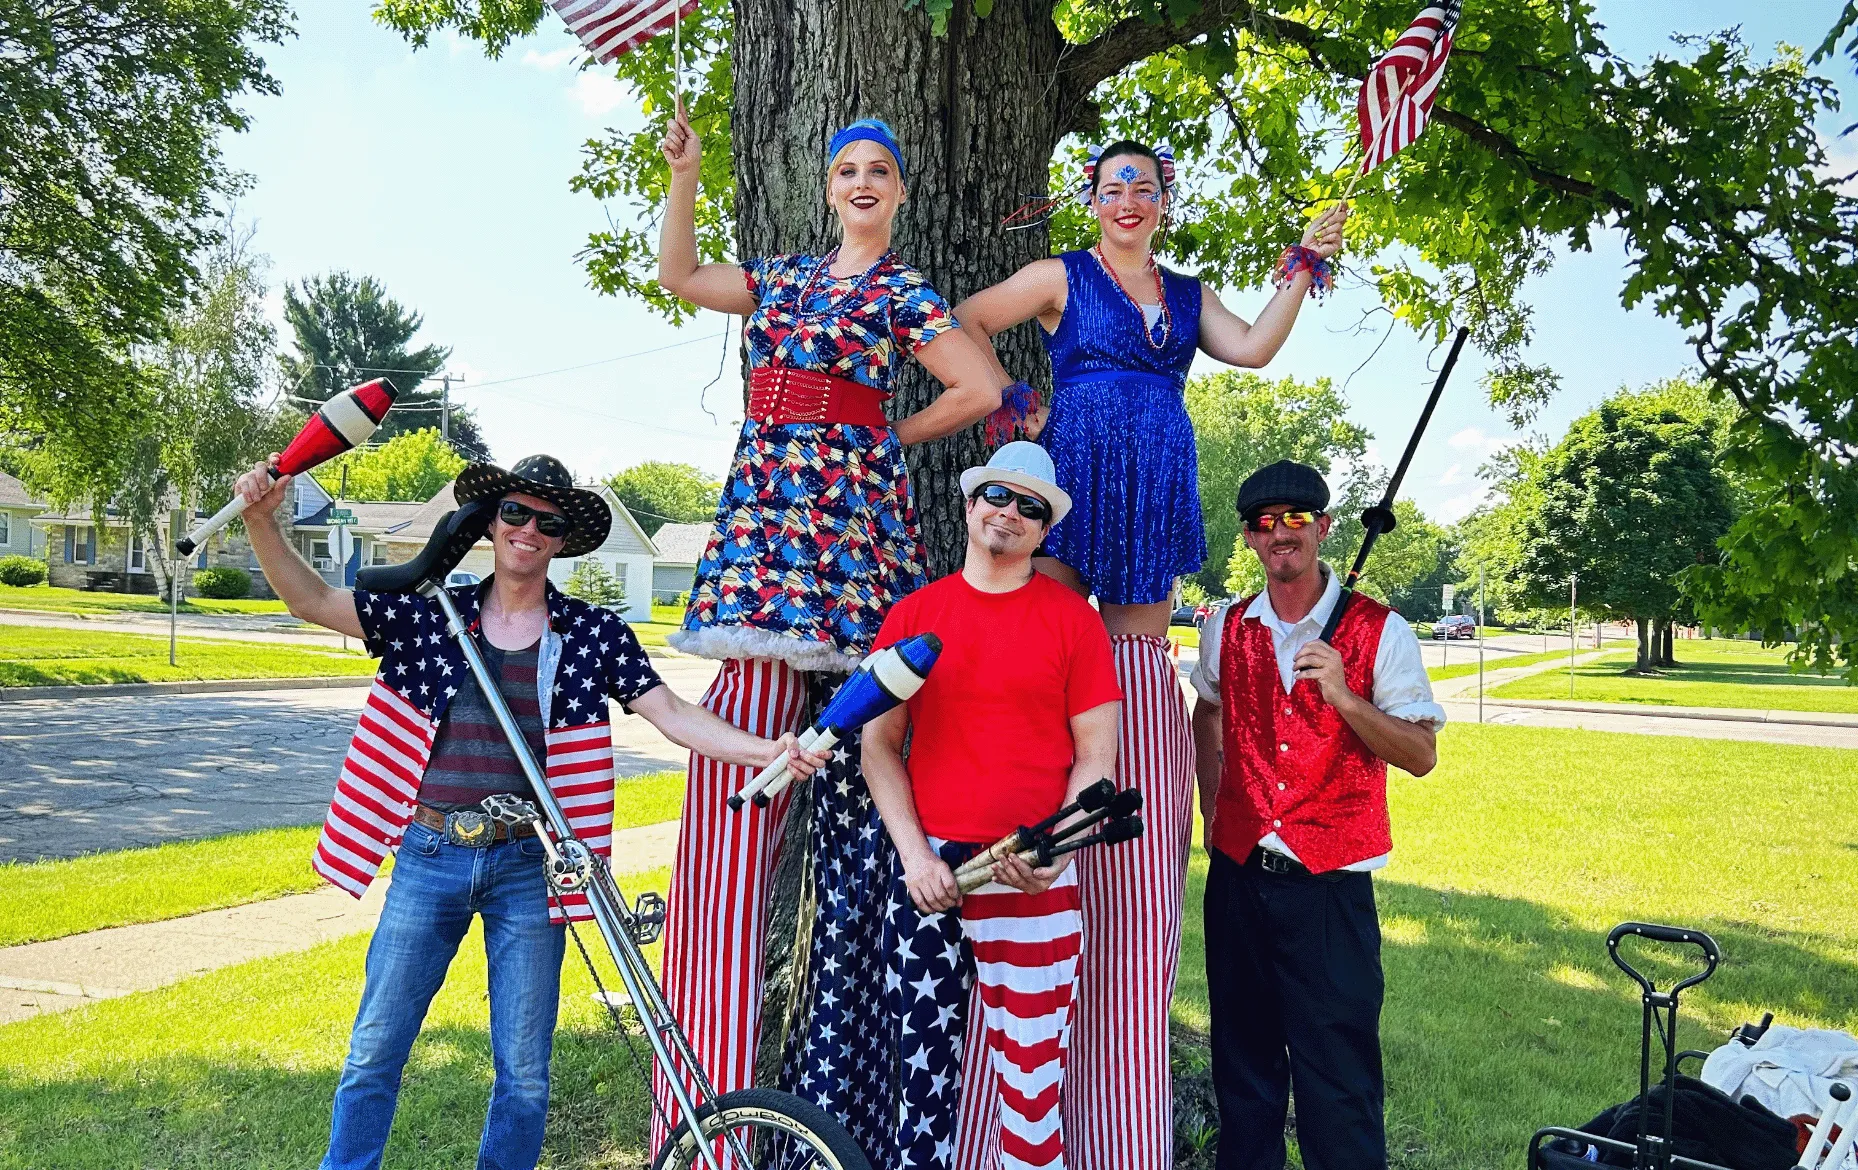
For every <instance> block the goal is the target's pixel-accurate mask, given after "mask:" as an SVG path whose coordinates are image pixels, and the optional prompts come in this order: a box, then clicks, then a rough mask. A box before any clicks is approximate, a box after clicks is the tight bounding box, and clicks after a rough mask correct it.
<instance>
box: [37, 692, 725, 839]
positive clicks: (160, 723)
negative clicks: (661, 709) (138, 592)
mask: <svg viewBox="0 0 1858 1170" xmlns="http://www.w3.org/2000/svg"><path fill="white" fill-rule="evenodd" d="M655 663H656V665H657V666H658V668H659V673H660V674H662V675H663V676H664V677H665V680H666V682H668V683H669V684H670V685H671V687H672V688H673V689H674V690H676V691H677V692H678V693H679V694H681V695H683V696H684V697H685V698H689V699H695V698H697V697H698V696H700V695H701V694H702V693H703V689H704V688H705V687H707V686H708V685H709V682H710V679H711V678H712V677H714V675H715V673H716V664H715V663H713V662H709V661H705V660H703V659H695V658H675V659H669V658H666V659H656V660H655ZM366 694H367V691H366V689H365V688H363V687H348V688H341V689H337V690H321V691H288V690H279V691H247V692H239V693H227V694H203V695H164V696H143V695H125V696H105V697H98V698H76V699H42V700H32V701H28V702H20V703H9V704H7V705H6V707H5V715H6V719H5V722H4V724H3V725H0V862H6V861H32V860H39V859H45V858H56V857H70V856H73V855H76V854H80V853H89V852H94V851H97V850H106V849H124V848H129V847H131V846H137V845H153V844H158V843H160V842H162V841H171V840H178V839H184V838H192V837H204V836H209V835H211V834H215V833H229V832H235V831H238V830H244V829H258V828H269V827H273V826H278V825H306V824H315V823H317V822H319V821H321V820H322V816H323V810H324V809H325V808H326V807H327V806H328V802H329V794H330V792H331V791H332V790H333V788H334V785H335V777H336V772H337V770H338V769H339V767H340V764H341V759H342V753H343V752H344V751H345V750H346V749H347V747H348V738H349V735H350V733H351V732H352V731H353V730H354V726H355V716H356V713H357V712H358V711H359V710H360V709H361V703H362V700H363V698H364V697H365V696H366ZM612 717H613V756H614V764H615V765H616V767H617V770H618V772H619V774H620V775H622V776H636V775H638V774H640V773H643V772H655V771H660V770H662V769H665V768H676V767H682V766H683V765H684V763H685V761H686V759H687V753H686V752H685V751H684V749H682V748H679V747H677V746H676V745H674V744H672V743H670V742H669V741H667V740H665V739H664V738H663V737H662V736H660V735H659V734H658V732H657V731H656V730H655V729H654V728H653V727H652V726H651V725H650V724H648V723H646V722H645V720H643V719H641V718H639V717H638V716H636V715H627V714H625V713H624V712H622V711H621V710H620V709H619V708H618V707H617V706H615V707H614V708H613V709H612Z"/></svg>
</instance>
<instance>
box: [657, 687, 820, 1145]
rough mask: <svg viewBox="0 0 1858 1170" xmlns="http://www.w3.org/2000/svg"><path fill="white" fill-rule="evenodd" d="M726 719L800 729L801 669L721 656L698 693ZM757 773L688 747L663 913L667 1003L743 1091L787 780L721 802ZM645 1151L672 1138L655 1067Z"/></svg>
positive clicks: (675, 1116)
mask: <svg viewBox="0 0 1858 1170" xmlns="http://www.w3.org/2000/svg"><path fill="white" fill-rule="evenodd" d="M703 705H704V706H705V707H707V708H709V709H710V710H711V711H714V712H715V713H716V714H717V715H719V716H721V717H722V718H723V719H724V720H726V721H728V722H729V723H732V724H734V725H735V726H737V727H740V728H742V729H744V730H745V731H749V732H751V733H753V734H755V735H759V736H763V737H765V738H768V739H773V738H775V737H777V736H779V735H781V734H783V733H785V732H789V731H798V730H799V729H800V720H801V718H802V716H803V715H804V709H805V705H806V675H805V674H804V673H803V672H801V671H797V670H794V669H793V668H792V667H790V666H788V665H787V664H786V663H784V662H779V661H775V660H770V659H739V658H730V659H726V660H725V661H724V662H723V665H722V670H721V671H720V672H718V674H717V675H716V681H715V682H713V683H711V684H710V689H709V690H707V691H705V692H704V695H703ZM755 772H756V769H754V768H747V767H741V766H739V765H735V764H725V763H722V762H721V761H719V760H713V759H711V758H709V757H708V756H701V755H698V754H697V753H696V752H692V753H691V754H690V780H689V783H688V786H687V787H686V789H685V792H684V815H683V820H682V823H681V824H680V825H679V826H678V835H677V858H676V860H675V861H674V862H673V863H672V869H671V894H670V897H669V899H668V903H669V905H668V906H667V917H666V919H665V941H664V967H663V983H664V991H665V999H666V1000H667V1001H668V1002H669V1003H670V1005H671V1011H672V1013H673V1014H674V1015H675V1016H676V1018H677V1020H678V1022H679V1023H681V1024H682V1025H683V1026H684V1033H685V1035H686V1036H688V1037H689V1038H690V1046H691V1048H692V1050H693V1051H694V1052H695V1053H696V1055H697V1059H698V1060H700V1061H702V1062H703V1068H704V1071H705V1072H707V1073H708V1074H709V1078H710V1083H711V1084H712V1085H713V1086H715V1088H716V1091H717V1092H718V1093H727V1092H729V1091H731V1090H733V1089H744V1088H747V1087H748V1086H749V1085H750V1083H751V1082H752V1081H753V1079H754V1075H755V1054H756V1050H757V1049H758V1048H759V1047H760V1044H761V980H762V974H763V967H764V961H765V958H766V950H767V946H766V944H767V913H768V890H769V886H770V884H771V883H772V880H773V876H774V859H775V856H776V855H777V854H778V853H779V852H780V848H781V828H782V822H783V821H784V820H785V819H786V816H787V805H788V802H789V801H790V800H791V798H792V795H793V788H792V787H791V786H790V787H789V788H788V789H787V790H786V791H785V792H783V793H781V795H779V796H777V797H775V798H774V800H773V802H772V803H771V804H770V805H769V806H768V807H767V808H756V807H755V806H754V805H753V804H749V805H748V806H747V807H745V808H743V809H742V811H740V812H732V811H730V809H729V806H728V803H727V801H728V799H729V796H730V794H731V793H734V792H735V791H736V790H737V789H739V788H741V787H742V785H744V784H746V783H747V782H748V781H749V779H750V778H751V777H753V776H754V774H755ZM652 1092H653V1095H654V1096H655V1097H656V1098H657V1101H658V1110H659V1111H658V1112H657V1113H656V1114H655V1115H654V1116H653V1118H652V1148H653V1149H654V1150H656V1149H657V1148H658V1147H659V1146H660V1145H662V1144H663V1142H664V1139H665V1138H666V1137H667V1136H669V1131H668V1130H667V1129H666V1127H665V1123H666V1121H669V1123H670V1124H671V1125H676V1124H678V1122H680V1121H682V1120H683V1118H682V1117H681V1116H680V1115H679V1113H678V1112H677V1108H676V1105H675V1104H674V1103H673V1101H672V1099H671V1094H670V1091H669V1088H668V1086H667V1084H666V1082H665V1076H664V1070H663V1069H658V1070H656V1071H654V1073H653V1076H652Z"/></svg>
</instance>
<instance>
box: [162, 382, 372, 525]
mask: <svg viewBox="0 0 1858 1170" xmlns="http://www.w3.org/2000/svg"><path fill="white" fill-rule="evenodd" d="M399 395H400V391H399V390H398V389H396V388H395V387H394V384H393V383H392V382H391V381H389V380H387V379H386V378H376V379H374V380H373V381H372V382H363V383H362V384H361V385H359V386H355V387H351V388H350V389H347V390H344V391H342V393H340V394H337V395H335V396H334V397H332V398H330V399H329V401H327V402H325V403H323V404H322V405H321V406H319V407H317V408H316V413H315V414H312V415H311V416H310V418H309V421H308V422H306V423H304V424H303V429H302V430H300V431H298V432H297V437H296V438H294V439H292V440H291V441H290V446H288V447H285V448H284V450H283V451H282V452H281V453H280V454H279V455H278V457H277V462H276V463H273V464H271V465H270V466H269V467H267V468H266V469H265V470H267V471H269V472H270V473H271V480H272V482H274V483H275V482H276V481H277V480H280V479H282V478H284V477H285V476H287V475H301V474H302V473H303V472H306V471H308V470H310V469H311V468H312V467H317V466H320V465H321V464H323V463H327V462H328V461H329V460H331V459H334V458H335V457H336V456H337V455H340V454H342V453H343V452H344V451H352V450H354V449H355V448H356V447H359V446H361V444H363V443H365V442H367V441H368V440H369V439H370V438H371V437H373V435H374V432H375V430H376V429H377V428H378V427H379V426H380V425H381V420H382V419H384V418H386V417H387V412H388V411H389V410H391V409H393V404H394V399H395V398H397V397H399ZM245 508H246V499H245V497H244V496H241V495H236V494H235V495H234V496H233V497H232V499H230V500H228V501H227V502H226V506H225V507H223V508H221V509H220V510H219V511H217V512H215V513H214V514H213V518H212V519H210V520H208V521H206V522H205V523H203V524H201V525H200V526H199V527H198V528H196V529H194V530H193V531H192V532H190V533H188V534H187V535H186V536H183V537H182V538H181V539H179V540H177V541H175V542H174V547H175V549H176V550H178V551H179V552H180V554H181V555H182V556H191V555H192V554H193V551H194V550H195V549H196V548H199V547H200V546H201V545H202V544H204V543H205V542H206V539H207V538H208V537H210V536H212V535H213V534H214V533H215V532H218V531H219V530H220V529H222V528H224V527H225V526H226V525H228V524H230V523H232V522H233V520H235V519H237V518H238V515H239V513H241V512H243V511H245Z"/></svg>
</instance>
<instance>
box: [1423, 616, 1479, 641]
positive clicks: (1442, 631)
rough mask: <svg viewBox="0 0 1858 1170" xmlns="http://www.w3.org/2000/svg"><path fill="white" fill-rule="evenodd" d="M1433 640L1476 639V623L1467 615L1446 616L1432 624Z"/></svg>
mask: <svg viewBox="0 0 1858 1170" xmlns="http://www.w3.org/2000/svg"><path fill="white" fill-rule="evenodd" d="M1432 636H1433V637H1434V638H1470V639H1476V637H1477V622H1476V621H1475V620H1474V619H1472V618H1471V617H1470V615H1468V614H1462V613H1454V614H1447V615H1446V616H1445V617H1442V618H1440V619H1439V620H1438V621H1436V622H1433V623H1432Z"/></svg>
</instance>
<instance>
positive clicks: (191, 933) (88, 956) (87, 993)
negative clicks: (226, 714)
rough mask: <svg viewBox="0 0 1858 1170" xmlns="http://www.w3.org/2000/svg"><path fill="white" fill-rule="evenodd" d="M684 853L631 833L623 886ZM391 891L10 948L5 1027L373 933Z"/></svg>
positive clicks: (4, 970) (618, 836)
mask: <svg viewBox="0 0 1858 1170" xmlns="http://www.w3.org/2000/svg"><path fill="white" fill-rule="evenodd" d="M676 847H677V822H676V821H665V822H663V823H661V824H656V825H640V826H638V827H636V828H631V829H622V830H620V831H619V832H618V833H615V834H614V835H613V864H614V868H615V869H616V870H618V871H620V873H621V876H622V877H623V876H624V875H625V874H629V873H643V872H646V871H648V870H654V869H661V868H664V867H666V866H669V865H670V864H671V859H672V856H673V854H674V853H675V852H676ZM387 885H388V883H387V882H386V881H377V882H375V883H374V885H373V886H372V887H371V888H370V889H369V890H368V894H367V896H366V897H365V898H362V899H361V900H360V901H356V900H355V899H353V898H351V897H349V896H348V895H347V894H345V893H343V892H342V891H340V890H338V889H335V888H334V887H324V888H322V889H319V890H313V891H311V892H310V893H307V894H292V895H289V896H288V897H283V898H274V899H271V900H270V901H266V902H252V903H249V904H247V905H244V906H233V907H230V908H228V909H225V910H209V911H207V912H205V913H203V914H190V915H188V916H187V917H185V918H171V919H168V920H167V921H165V922H147V923H141V924H138V925H135V926H115V927H110V928H108V929H106V930H93V931H88V932H86V933H84V934H74V935H67V936H66V937H64V938H58V939H51V940H48V941H46V942H35V943H25V944H23V945H21V946H15V947H0V1024H6V1023H11V1022H13V1021H15V1020H24V1019H28V1018H30V1017H32V1016H36V1015H39V1014H41V1013H43V1012H57V1011H68V1010H70V1009H72V1008H78V1007H83V1006H85V1005H86V1004H89V1003H93V1002H95V1001H97V1000H100V999H114V998H115V997H117V996H120V995H129V994H131V993H133V992H137V991H152V990H154V989H156V988H159V987H166V986H168V985H169V984H171V983H178V982H180V981H181V980H183V979H190V978H192V977H193V976H196V975H204V974H206V973H207V972H208V971H215V970H218V969H219V968H221V967H229V966H231V965H233V964H234V963H244V962H249V961H250V960H252V959H262V958H265V957H267V956H270V955H279V954H285V953H287V952H290V951H300V950H304V949H305V948H308V947H313V946H315V945H317V944H318V943H324V942H328V941H330V940H331V939H337V938H342V937H345V936H347V935H351V934H355V933H357V932H360V931H365V930H372V929H373V928H374V923H375V920H376V919H378V918H379V917H380V913H381V903H382V901H383V900H384V899H385V898H386V894H387ZM626 892H627V893H628V894H634V893H636V891H632V890H627V891H626Z"/></svg>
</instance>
